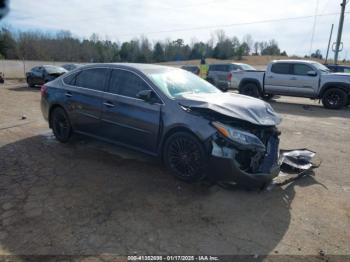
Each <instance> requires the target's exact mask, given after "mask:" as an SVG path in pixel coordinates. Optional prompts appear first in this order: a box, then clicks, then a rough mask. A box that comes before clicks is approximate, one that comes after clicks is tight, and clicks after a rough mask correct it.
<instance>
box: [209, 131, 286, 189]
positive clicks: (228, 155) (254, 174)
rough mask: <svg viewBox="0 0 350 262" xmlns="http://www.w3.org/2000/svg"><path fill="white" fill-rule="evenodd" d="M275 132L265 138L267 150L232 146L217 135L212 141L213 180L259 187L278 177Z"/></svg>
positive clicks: (276, 137)
mask: <svg viewBox="0 0 350 262" xmlns="http://www.w3.org/2000/svg"><path fill="white" fill-rule="evenodd" d="M278 146H279V138H278V134H277V133H276V134H273V135H270V136H269V137H268V139H266V150H261V148H251V147H250V148H244V147H240V148H239V146H234V145H232V144H230V143H229V142H227V141H222V140H221V139H220V138H217V139H214V140H213V141H212V154H211V165H210V166H211V169H212V170H211V172H210V174H212V176H213V179H215V180H217V181H220V182H227V183H232V182H234V183H236V184H238V185H240V186H243V187H246V188H262V187H264V186H265V185H267V184H269V183H270V182H271V181H272V179H273V178H275V177H276V176H278V174H279V172H280V165H279V163H278V162H279V161H278V154H279V149H278Z"/></svg>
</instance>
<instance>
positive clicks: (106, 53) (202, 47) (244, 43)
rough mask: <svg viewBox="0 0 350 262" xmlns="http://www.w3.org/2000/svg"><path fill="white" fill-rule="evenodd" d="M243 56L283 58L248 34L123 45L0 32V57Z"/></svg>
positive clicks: (147, 59) (62, 34)
mask: <svg viewBox="0 0 350 262" xmlns="http://www.w3.org/2000/svg"><path fill="white" fill-rule="evenodd" d="M247 55H287V54H286V52H285V51H283V52H281V51H280V48H279V46H278V43H277V41H276V40H274V39H272V40H270V41H261V42H259V41H258V42H256V41H254V40H253V38H252V37H251V36H250V35H246V36H244V37H243V39H241V40H240V39H238V38H237V37H235V36H234V37H229V36H227V35H226V34H225V32H224V31H222V30H218V31H216V32H215V34H214V35H213V36H212V38H211V39H210V40H209V41H207V42H202V41H195V40H193V41H192V42H191V43H190V44H188V43H185V42H184V40H183V39H176V40H170V39H166V40H164V41H156V42H153V43H151V41H150V40H148V39H147V38H146V37H140V38H135V39H133V40H130V41H126V42H122V43H119V42H114V41H110V40H108V39H104V40H102V39H100V37H99V36H98V35H97V34H92V35H91V37H90V38H89V39H79V38H77V37H74V36H73V35H72V34H71V33H70V32H69V31H59V32H57V33H56V34H48V33H43V32H41V31H26V32H14V31H13V30H10V29H8V28H5V27H2V28H1V29H0V58H2V59H24V60H45V61H71V62H138V63H153V62H166V61H181V60H191V59H201V58H203V57H205V58H217V59H237V60H240V59H242V57H243V56H247Z"/></svg>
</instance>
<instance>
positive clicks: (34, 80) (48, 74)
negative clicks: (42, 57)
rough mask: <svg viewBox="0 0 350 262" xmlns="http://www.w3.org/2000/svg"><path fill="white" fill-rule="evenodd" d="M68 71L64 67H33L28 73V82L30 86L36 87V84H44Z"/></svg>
mask: <svg viewBox="0 0 350 262" xmlns="http://www.w3.org/2000/svg"><path fill="white" fill-rule="evenodd" d="M66 72H68V71H67V70H66V69H64V68H63V67H59V66H52V65H43V66H36V67H33V68H32V69H31V70H30V72H27V73H26V79H27V84H28V86H29V87H35V86H36V85H42V84H44V83H47V82H49V81H52V80H54V79H55V78H57V77H59V76H61V75H62V74H64V73H66Z"/></svg>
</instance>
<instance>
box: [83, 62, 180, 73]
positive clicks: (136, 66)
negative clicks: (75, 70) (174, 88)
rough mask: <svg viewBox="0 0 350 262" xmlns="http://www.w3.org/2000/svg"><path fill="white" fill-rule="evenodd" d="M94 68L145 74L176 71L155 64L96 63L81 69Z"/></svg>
mask: <svg viewBox="0 0 350 262" xmlns="http://www.w3.org/2000/svg"><path fill="white" fill-rule="evenodd" d="M94 67H111V68H112V67H119V68H124V69H134V70H138V71H141V72H143V73H149V72H150V71H153V72H157V71H164V70H175V69H177V68H176V67H172V66H164V65H155V64H139V63H96V64H88V65H85V66H82V67H79V68H80V69H84V68H94Z"/></svg>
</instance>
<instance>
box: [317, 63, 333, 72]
mask: <svg viewBox="0 0 350 262" xmlns="http://www.w3.org/2000/svg"><path fill="white" fill-rule="evenodd" d="M312 65H313V66H314V67H316V68H317V70H320V71H322V72H326V73H329V72H330V71H331V70H330V69H329V68H327V67H326V66H324V65H322V64H320V63H312Z"/></svg>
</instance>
